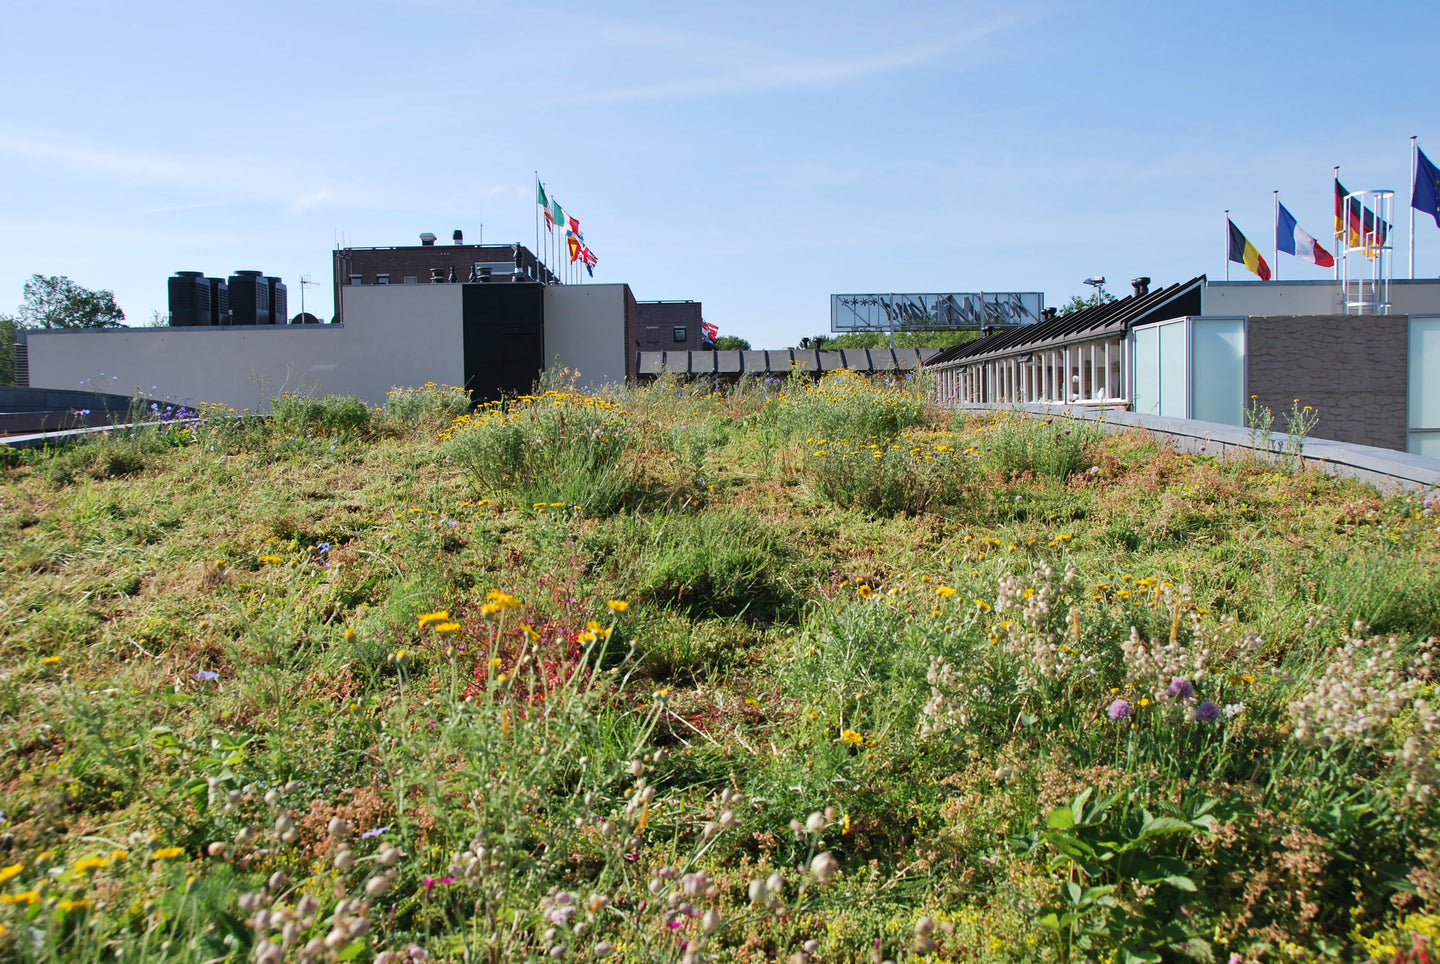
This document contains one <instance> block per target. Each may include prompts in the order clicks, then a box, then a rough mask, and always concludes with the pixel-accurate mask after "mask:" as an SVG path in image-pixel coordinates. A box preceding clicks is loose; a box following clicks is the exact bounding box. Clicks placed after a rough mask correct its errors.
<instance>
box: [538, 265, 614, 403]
mask: <svg viewBox="0 0 1440 964" xmlns="http://www.w3.org/2000/svg"><path fill="white" fill-rule="evenodd" d="M628 292H629V287H628V286H627V285H623V284H613V285H591V284H586V285H551V286H550V287H547V288H546V289H545V367H546V368H554V367H555V366H556V365H557V364H558V365H559V367H561V368H570V369H572V370H576V371H579V372H580V374H581V378H580V381H579V384H581V385H588V386H591V387H596V386H600V385H605V384H608V383H619V384H623V383H624V382H625V359H626V345H625V312H626V298H627V294H628Z"/></svg>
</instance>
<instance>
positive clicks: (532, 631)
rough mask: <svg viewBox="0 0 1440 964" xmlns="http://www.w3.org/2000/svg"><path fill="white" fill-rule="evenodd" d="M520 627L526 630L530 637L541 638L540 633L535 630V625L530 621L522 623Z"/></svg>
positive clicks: (533, 638)
mask: <svg viewBox="0 0 1440 964" xmlns="http://www.w3.org/2000/svg"><path fill="white" fill-rule="evenodd" d="M520 628H521V629H523V630H525V635H526V636H528V637H530V639H532V640H535V639H539V638H540V634H539V633H537V632H536V631H535V627H534V626H531V625H530V624H529V623H521V625H520Z"/></svg>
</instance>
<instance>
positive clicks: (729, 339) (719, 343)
mask: <svg viewBox="0 0 1440 964" xmlns="http://www.w3.org/2000/svg"><path fill="white" fill-rule="evenodd" d="M715 350H716V351H749V350H750V342H748V341H746V340H745V339H744V338H741V337H740V336H739V335H721V336H720V337H719V338H716V339H715Z"/></svg>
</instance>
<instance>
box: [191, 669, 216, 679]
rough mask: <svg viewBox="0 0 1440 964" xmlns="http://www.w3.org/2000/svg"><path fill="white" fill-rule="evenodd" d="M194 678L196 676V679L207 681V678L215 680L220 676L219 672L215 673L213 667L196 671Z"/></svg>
mask: <svg viewBox="0 0 1440 964" xmlns="http://www.w3.org/2000/svg"><path fill="white" fill-rule="evenodd" d="M195 678H196V679H203V680H207V681H208V680H217V679H219V678H220V674H219V673H217V672H216V671H215V670H213V669H202V670H201V671H200V672H198V673H196V674H195Z"/></svg>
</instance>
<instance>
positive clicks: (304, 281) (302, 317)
mask: <svg viewBox="0 0 1440 964" xmlns="http://www.w3.org/2000/svg"><path fill="white" fill-rule="evenodd" d="M319 283H320V282H318V281H311V280H310V277H309V275H303V274H302V275H301V276H300V323H301V324H302V325H303V324H304V323H305V286H306V285H317V284H319Z"/></svg>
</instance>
